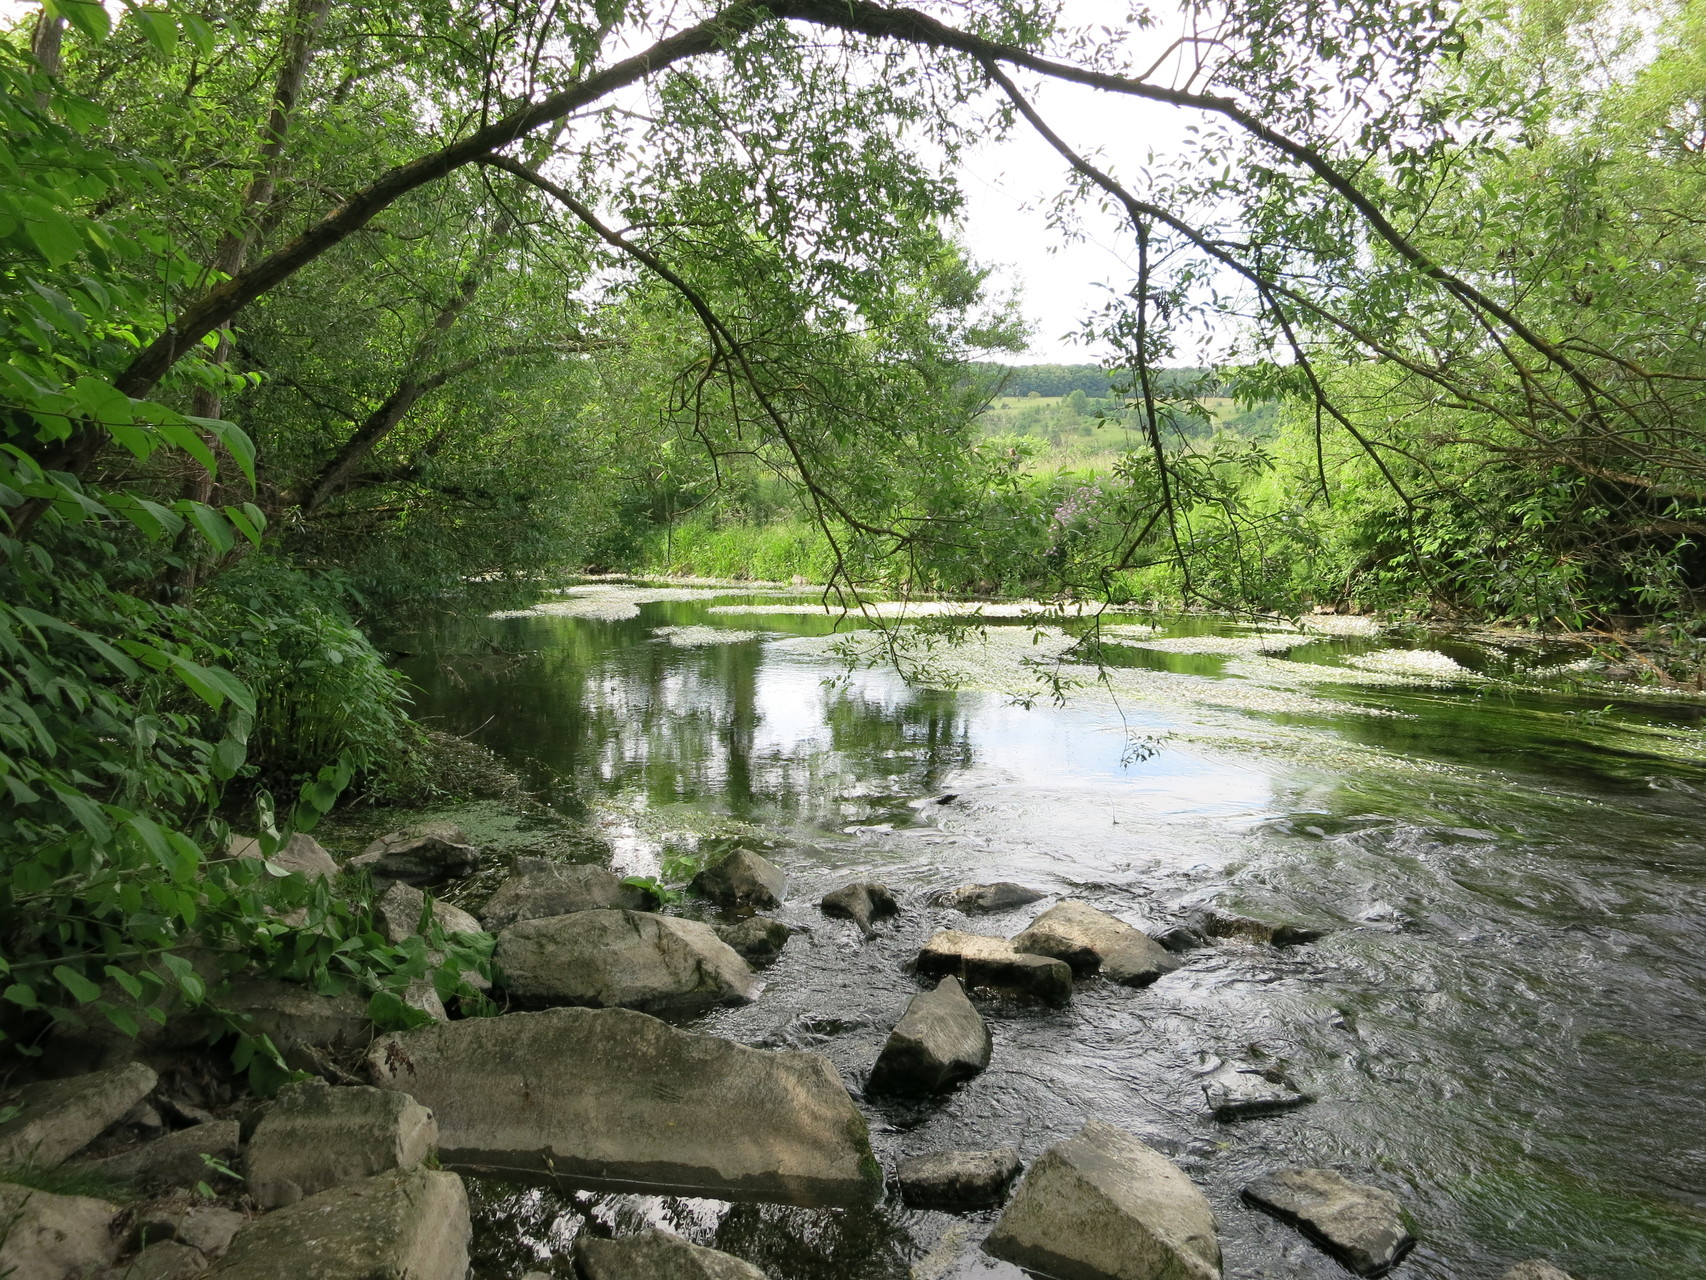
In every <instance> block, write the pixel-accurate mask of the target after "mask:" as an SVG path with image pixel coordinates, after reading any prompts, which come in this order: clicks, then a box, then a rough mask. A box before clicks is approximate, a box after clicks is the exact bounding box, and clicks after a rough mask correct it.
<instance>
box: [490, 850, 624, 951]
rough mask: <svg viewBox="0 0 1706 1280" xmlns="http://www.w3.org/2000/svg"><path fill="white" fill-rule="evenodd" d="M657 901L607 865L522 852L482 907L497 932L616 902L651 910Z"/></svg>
mask: <svg viewBox="0 0 1706 1280" xmlns="http://www.w3.org/2000/svg"><path fill="white" fill-rule="evenodd" d="M656 905H657V904H656V902H655V901H654V900H653V898H652V895H651V894H649V893H647V892H646V891H645V890H644V889H642V888H640V887H639V886H638V885H632V884H623V883H622V881H621V879H620V878H619V877H618V876H617V875H616V874H615V873H614V872H612V871H610V870H609V869H608V868H605V867H599V866H593V865H591V864H589V863H579V862H553V861H552V860H551V859H549V858H517V859H516V860H515V869H514V871H513V872H512V873H511V875H510V877H509V879H507V880H505V881H504V882H503V883H502V884H501V885H499V886H498V889H497V892H496V893H494V894H493V895H492V896H491V897H490V898H489V899H487V901H486V905H485V907H484V908H482V909H481V911H480V921H481V923H482V924H484V925H485V926H486V929H487V930H488V931H490V932H492V933H496V932H497V931H498V930H500V929H507V928H508V927H509V926H510V925H512V924H516V923H518V922H520V921H522V920H542V919H545V918H546V917H548V916H566V915H573V914H574V913H575V912H576V911H604V910H609V909H611V908H621V909H624V910H627V911H649V910H651V909H652V908H653V907H654V906H656Z"/></svg>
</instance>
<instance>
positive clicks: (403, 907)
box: [373, 880, 485, 946]
mask: <svg viewBox="0 0 1706 1280" xmlns="http://www.w3.org/2000/svg"><path fill="white" fill-rule="evenodd" d="M426 909H427V900H426V894H425V893H423V892H422V891H421V890H419V889H417V888H415V886H414V885H412V884H405V883H404V882H403V881H401V880H394V881H392V882H391V884H390V885H389V886H388V887H387V888H386V890H385V892H384V893H382V894H380V895H379V897H378V899H377V900H376V901H375V902H374V904H373V923H374V926H375V927H376V928H377V929H378V930H379V932H380V933H381V934H383V935H384V937H385V941H387V942H389V943H390V944H391V945H392V946H396V945H397V944H398V943H399V942H402V941H403V940H404V939H405V938H412V937H414V936H415V934H417V933H419V932H420V922H421V916H422V914H423V913H424V912H425V911H426ZM432 918H433V919H434V920H435V921H437V922H438V926H439V928H441V929H443V930H444V931H445V932H446V933H450V934H457V933H484V932H485V930H484V929H482V928H481V927H480V922H479V921H478V920H476V919H474V917H473V916H471V915H469V914H468V913H467V912H466V911H464V910H462V908H461V907H453V906H451V905H450V904H449V903H448V902H440V901H439V900H438V899H437V898H434V899H433V902H432Z"/></svg>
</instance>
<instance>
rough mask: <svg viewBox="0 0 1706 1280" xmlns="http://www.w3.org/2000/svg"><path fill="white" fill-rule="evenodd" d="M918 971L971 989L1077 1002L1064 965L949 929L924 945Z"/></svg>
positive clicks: (996, 940)
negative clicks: (1073, 998)
mask: <svg viewBox="0 0 1706 1280" xmlns="http://www.w3.org/2000/svg"><path fill="white" fill-rule="evenodd" d="M917 969H918V972H919V973H921V974H923V975H924V976H925V977H928V978H939V977H948V976H951V977H955V978H958V979H959V980H960V982H961V983H962V984H964V985H965V986H967V987H993V988H995V989H996V990H1000V991H1009V992H1013V993H1016V994H1018V995H1028V996H1035V997H1037V998H1038V999H1040V1000H1042V1001H1044V1002H1045V1003H1047V1004H1051V1005H1054V1006H1055V1007H1056V1008H1060V1007H1063V1006H1064V1005H1066V1004H1067V1003H1068V1002H1069V1001H1071V999H1072V970H1071V969H1070V968H1069V967H1068V966H1067V965H1066V964H1065V963H1064V962H1062V961H1060V960H1054V959H1051V958H1050V957H1048V956H1034V955H1027V954H1024V953H1022V952H1019V951H1015V950H1014V949H1013V944H1012V943H1011V942H1009V941H1007V939H1006V938H989V937H985V936H984V935H982V934H977V933H961V932H960V931H959V930H958V929H944V930H942V931H941V932H940V933H938V934H936V935H935V936H934V937H932V938H931V939H930V941H928V942H926V943H925V944H924V948H923V950H921V951H920V952H919V953H918V960H917Z"/></svg>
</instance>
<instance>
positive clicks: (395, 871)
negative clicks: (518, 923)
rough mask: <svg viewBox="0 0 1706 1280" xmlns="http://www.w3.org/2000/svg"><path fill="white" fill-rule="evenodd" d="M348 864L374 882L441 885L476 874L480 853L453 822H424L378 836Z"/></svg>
mask: <svg viewBox="0 0 1706 1280" xmlns="http://www.w3.org/2000/svg"><path fill="white" fill-rule="evenodd" d="M349 865H350V867H351V868H365V869H366V870H367V871H369V872H370V873H371V874H372V876H373V878H374V879H375V880H403V881H406V882H407V883H409V884H413V885H426V884H442V883H443V882H444V881H446V880H460V879H463V878H465V877H467V876H471V875H473V874H474V873H475V872H477V871H479V869H480V851H479V850H478V849H476V848H475V847H474V846H473V845H471V844H470V843H469V842H468V836H467V834H466V833H465V832H464V831H463V830H462V828H461V827H458V826H456V825H455V824H454V823H450V822H427V823H422V824H421V825H419V826H414V827H404V828H403V829H402V830H401V831H393V832H390V833H389V834H387V835H383V836H380V837H379V839H377V840H375V841H374V842H373V843H372V844H370V845H368V846H367V848H366V849H364V850H363V851H362V853H361V856H360V857H356V858H351V859H350V861H349Z"/></svg>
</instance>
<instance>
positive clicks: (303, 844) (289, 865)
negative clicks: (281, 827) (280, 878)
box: [225, 831, 338, 880]
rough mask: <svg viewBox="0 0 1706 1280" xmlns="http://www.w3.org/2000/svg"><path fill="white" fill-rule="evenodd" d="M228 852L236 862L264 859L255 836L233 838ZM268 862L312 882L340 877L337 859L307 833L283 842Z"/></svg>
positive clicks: (299, 832)
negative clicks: (282, 845) (238, 860)
mask: <svg viewBox="0 0 1706 1280" xmlns="http://www.w3.org/2000/svg"><path fill="white" fill-rule="evenodd" d="M225 852H226V853H227V854H229V855H230V856H231V857H233V858H262V857H265V856H266V855H265V854H263V853H262V852H261V842H260V841H259V840H257V839H255V838H254V837H253V836H232V837H231V839H230V840H229V841H227V842H226V845H225ZM269 861H271V862H272V864H273V866H275V867H280V868H282V869H283V870H285V871H294V872H296V873H297V874H298V875H304V876H307V877H308V878H309V879H310V880H324V879H327V878H328V877H330V876H335V875H337V874H338V863H337V859H335V858H333V857H332V855H331V854H329V853H327V852H326V850H325V849H324V847H322V846H321V844H320V842H319V841H318V840H316V839H315V838H314V837H313V836H311V835H309V834H308V833H307V832H304V831H298V832H297V833H296V834H294V835H293V836H291V837H290V839H288V840H286V841H285V842H284V847H283V848H282V849H280V850H278V852H276V853H274V854H273V856H272V857H271V859H269Z"/></svg>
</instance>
